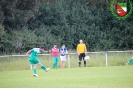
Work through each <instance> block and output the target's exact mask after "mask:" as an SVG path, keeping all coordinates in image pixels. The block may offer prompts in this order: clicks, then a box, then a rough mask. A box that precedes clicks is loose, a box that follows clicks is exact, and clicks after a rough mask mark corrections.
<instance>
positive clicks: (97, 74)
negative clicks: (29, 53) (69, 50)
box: [0, 66, 133, 88]
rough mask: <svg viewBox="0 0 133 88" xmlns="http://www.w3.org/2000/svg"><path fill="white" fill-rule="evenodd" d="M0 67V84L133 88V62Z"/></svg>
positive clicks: (8, 86) (10, 87)
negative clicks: (53, 66) (34, 70)
mask: <svg viewBox="0 0 133 88" xmlns="http://www.w3.org/2000/svg"><path fill="white" fill-rule="evenodd" d="M32 74H33V72H32V71H31V70H14V71H0V88H133V66H108V67H105V66H103V67H81V68H65V69H51V70H50V71H49V72H44V71H43V70H41V69H38V70H37V74H38V75H39V76H38V77H33V75H32Z"/></svg>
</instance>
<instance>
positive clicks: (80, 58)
mask: <svg viewBox="0 0 133 88" xmlns="http://www.w3.org/2000/svg"><path fill="white" fill-rule="evenodd" d="M84 58H85V53H81V54H80V55H79V61H82V59H83V60H84Z"/></svg>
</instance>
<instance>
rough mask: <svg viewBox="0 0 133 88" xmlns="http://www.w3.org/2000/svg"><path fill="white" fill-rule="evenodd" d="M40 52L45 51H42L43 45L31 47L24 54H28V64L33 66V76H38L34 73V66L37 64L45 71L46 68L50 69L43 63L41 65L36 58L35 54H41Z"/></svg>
mask: <svg viewBox="0 0 133 88" xmlns="http://www.w3.org/2000/svg"><path fill="white" fill-rule="evenodd" d="M42 52H45V51H44V47H43V46H40V48H33V49H31V50H29V51H28V52H27V53H26V56H28V55H29V54H30V55H29V62H30V64H31V65H32V66H33V67H34V68H33V73H34V74H33V76H35V77H36V76H38V75H37V74H36V73H37V72H36V67H37V64H39V65H40V66H41V68H42V69H43V70H45V71H46V72H47V71H48V70H50V68H46V67H45V66H44V65H42V63H41V62H40V60H39V59H38V58H37V55H38V54H41V53H42Z"/></svg>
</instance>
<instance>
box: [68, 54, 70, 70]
mask: <svg viewBox="0 0 133 88" xmlns="http://www.w3.org/2000/svg"><path fill="white" fill-rule="evenodd" d="M68 68H70V54H68Z"/></svg>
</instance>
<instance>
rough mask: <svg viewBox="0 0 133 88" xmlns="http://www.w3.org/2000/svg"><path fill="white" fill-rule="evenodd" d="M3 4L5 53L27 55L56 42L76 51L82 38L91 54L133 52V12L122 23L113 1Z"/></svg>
mask: <svg viewBox="0 0 133 88" xmlns="http://www.w3.org/2000/svg"><path fill="white" fill-rule="evenodd" d="M118 1H119V2H123V1H124V0H118ZM0 4H1V7H0V20H1V21H0V23H1V24H2V26H3V28H5V34H6V38H5V40H4V42H3V47H6V48H7V49H5V48H4V49H1V51H2V50H3V51H4V52H7V51H10V52H14V51H16V49H17V52H20V51H22V52H24V51H25V50H26V49H29V48H33V47H38V46H40V45H45V47H46V49H50V48H52V45H53V44H54V43H56V44H57V45H58V47H60V46H61V44H62V43H64V44H66V46H67V47H68V49H74V50H75V49H76V46H77V44H78V43H79V39H83V40H84V42H85V44H86V45H87V48H88V51H106V50H128V49H132V45H133V39H132V37H131V36H132V34H133V30H132V29H133V26H132V23H133V20H132V19H133V13H132V14H131V16H130V17H128V18H127V19H126V20H118V19H117V18H116V17H114V16H113V15H112V13H111V11H110V0H98V1H97V0H11V1H6V0H1V1H0ZM114 9H115V8H114ZM26 35H27V38H26V37H24V36H26ZM31 36H32V37H31ZM16 37H17V39H16ZM29 37H31V38H29ZM9 46H10V47H9ZM3 51H2V52H3Z"/></svg>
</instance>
